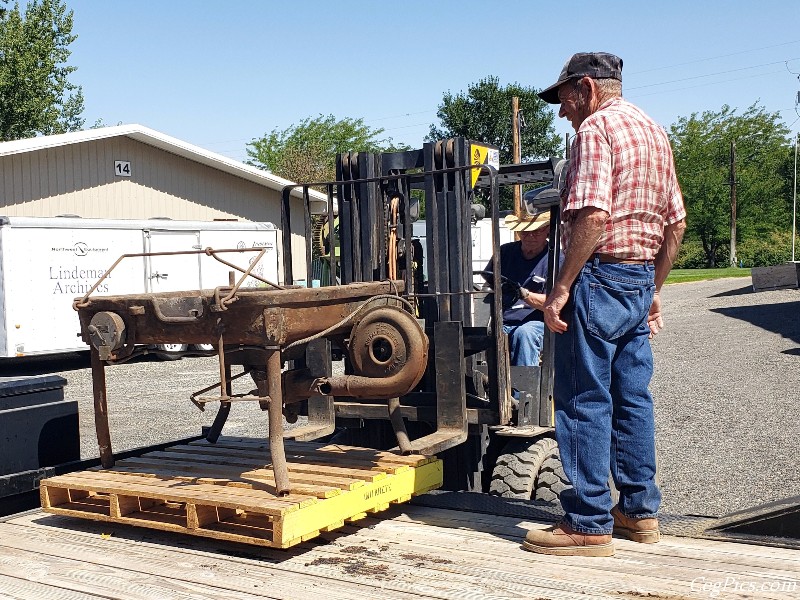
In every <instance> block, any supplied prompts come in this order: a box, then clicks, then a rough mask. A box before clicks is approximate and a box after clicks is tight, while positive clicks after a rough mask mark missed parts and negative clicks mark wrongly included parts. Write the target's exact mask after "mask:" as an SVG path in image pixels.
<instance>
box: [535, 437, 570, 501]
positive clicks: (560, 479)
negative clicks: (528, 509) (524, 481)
mask: <svg viewBox="0 0 800 600" xmlns="http://www.w3.org/2000/svg"><path fill="white" fill-rule="evenodd" d="M568 487H570V485H569V482H568V481H567V476H566V475H565V474H564V467H563V466H562V465H561V458H560V457H559V454H558V448H556V449H555V453H553V454H550V455H548V457H547V458H545V459H544V462H543V463H542V466H541V468H540V469H539V475H538V477H537V478H536V488H535V491H536V495H535V497H534V498H533V499H534V500H541V501H543V502H550V503H552V504H558V497H559V495H560V494H561V492H562V491H564V490H565V489H567V488H568Z"/></svg>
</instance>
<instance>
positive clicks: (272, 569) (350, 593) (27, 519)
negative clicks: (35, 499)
mask: <svg viewBox="0 0 800 600" xmlns="http://www.w3.org/2000/svg"><path fill="white" fill-rule="evenodd" d="M59 520H60V517H57V516H52V515H42V514H38V515H37V514H33V515H25V516H23V517H19V518H16V519H14V520H13V522H6V523H0V558H2V560H0V563H1V562H3V560H5V558H4V557H5V556H7V554H8V552H7V550H6V548H18V549H21V550H27V551H30V552H32V553H36V554H45V555H46V556H51V557H56V558H59V559H66V560H70V559H74V558H75V557H80V562H79V563H77V564H76V563H75V562H72V561H70V562H69V563H68V564H69V565H70V568H72V569H75V568H76V566H78V567H79V568H80V569H82V570H85V571H86V572H88V573H92V572H97V573H113V574H116V573H117V572H118V571H123V572H127V571H135V572H137V573H139V574H140V575H141V577H142V578H145V579H147V580H149V579H150V578H157V579H170V580H173V581H176V582H181V583H183V582H188V583H190V584H195V583H200V584H207V583H209V580H211V581H213V582H216V584H217V585H219V586H223V587H224V590H219V589H218V590H217V591H216V592H215V593H216V595H215V596H197V599H198V600H200V599H201V598H208V599H209V600H212V598H213V600H219V599H220V598H226V599H227V598H235V597H236V596H235V595H234V594H235V593H237V592H238V593H242V592H247V593H250V594H254V595H256V594H258V597H259V598H276V599H280V600H320V598H325V600H352V599H353V598H359V599H364V600H385V599H386V598H387V597H389V598H392V599H393V600H394V599H396V600H414V599H415V598H431V597H432V596H430V595H427V594H412V593H407V592H401V591H398V590H394V591H392V592H391V593H390V594H387V591H386V590H384V589H381V587H376V586H373V585H371V582H368V583H357V582H356V583H354V582H349V581H343V580H341V579H338V580H337V579H332V578H330V577H327V576H325V574H324V573H321V572H320V570H319V569H316V570H315V572H313V573H309V572H308V569H306V568H305V567H304V566H303V562H310V561H313V560H314V557H313V556H312V555H310V554H309V552H308V551H307V550H304V551H291V550H271V549H259V550H258V552H257V553H253V554H252V555H251V556H250V557H248V555H247V554H246V553H245V552H243V551H242V547H241V546H226V545H225V543H217V542H215V543H214V545H213V546H210V547H203V546H202V544H203V540H200V539H197V538H194V539H192V540H191V541H192V544H191V545H189V546H188V547H184V548H181V547H180V546H178V545H177V542H180V541H181V540H180V539H179V538H177V539H176V538H170V537H168V536H167V534H155V535H156V536H158V535H162V536H164V538H163V539H161V538H155V540H154V541H147V540H137V542H136V543H135V544H132V543H130V540H127V539H122V538H117V537H116V536H115V535H111V536H110V537H108V538H106V539H102V540H101V539H100V532H101V531H110V532H112V533H113V532H114V531H115V530H117V529H120V530H121V531H124V528H120V526H118V525H113V524H111V525H109V526H106V525H95V524H93V523H90V522H86V523H85V525H86V527H87V529H88V530H87V531H77V530H70V529H64V528H61V527H54V526H53V522H54V521H55V522H58V521H59ZM187 539H188V538H187ZM198 545H200V546H199V547H198ZM294 556H299V557H300V560H299V561H298V562H297V563H288V562H287V561H288V559H290V558H291V557H294ZM0 589H2V588H0ZM103 597H106V596H103ZM114 597H119V598H126V596H114ZM158 597H163V598H170V599H171V598H172V596H169V595H167V596H157V595H155V594H154V595H153V596H151V597H150V598H149V599H148V600H152V599H153V598H158ZM34 598H38V597H36V596H34ZM42 598H43V599H44V597H42ZM55 598H58V597H57V596H56V597H55ZM55 598H54V600H55ZM48 600H49V599H48ZM66 600H78V599H77V598H75V599H73V598H69V597H67V598H66Z"/></svg>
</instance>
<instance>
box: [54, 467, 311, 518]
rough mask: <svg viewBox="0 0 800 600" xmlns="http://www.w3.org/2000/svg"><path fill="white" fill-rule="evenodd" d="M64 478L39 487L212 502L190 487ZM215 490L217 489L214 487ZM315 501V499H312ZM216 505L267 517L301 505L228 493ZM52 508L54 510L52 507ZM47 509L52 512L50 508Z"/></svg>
mask: <svg viewBox="0 0 800 600" xmlns="http://www.w3.org/2000/svg"><path fill="white" fill-rule="evenodd" d="M61 477H66V476H59V477H58V478H51V479H47V480H43V481H42V482H41V484H40V487H43V488H44V489H45V490H50V489H52V488H58V487H61V488H81V489H86V490H89V491H92V492H99V493H112V494H122V495H139V496H144V497H147V498H158V499H161V500H167V501H171V502H186V501H187V500H189V501H204V500H205V501H209V496H208V493H207V492H206V491H205V490H201V491H198V490H193V489H190V487H189V485H191V484H187V487H185V488H183V489H181V490H180V492H173V491H170V489H169V488H168V487H163V486H162V487H158V486H146V485H138V486H135V489H134V486H131V485H125V484H123V485H120V484H118V483H115V482H114V481H112V480H109V479H99V480H98V479H94V480H91V479H87V478H79V477H76V476H70V478H69V479H61ZM215 487H216V486H215ZM313 500H314V501H316V498H313ZM214 503H215V504H217V505H219V506H224V507H226V508H241V509H242V510H248V511H253V512H263V513H264V514H271V515H276V516H277V515H282V514H284V513H286V512H291V511H292V510H297V508H299V506H298V505H297V504H294V505H291V504H281V503H276V502H275V501H274V500H272V499H263V500H259V499H258V498H249V499H248V498H242V497H238V498H237V497H231V496H230V495H228V494H225V495H223V494H220V495H219V497H218V498H216V499H215V500H214ZM51 508H55V507H53V506H52V505H51ZM47 510H50V509H49V508H48V509H47Z"/></svg>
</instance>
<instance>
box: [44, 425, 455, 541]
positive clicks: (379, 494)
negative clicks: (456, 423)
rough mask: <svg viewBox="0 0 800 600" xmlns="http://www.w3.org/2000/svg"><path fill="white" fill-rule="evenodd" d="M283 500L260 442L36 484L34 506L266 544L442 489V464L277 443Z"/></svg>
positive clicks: (201, 446) (197, 449)
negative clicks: (281, 453) (285, 474)
mask: <svg viewBox="0 0 800 600" xmlns="http://www.w3.org/2000/svg"><path fill="white" fill-rule="evenodd" d="M286 457H287V461H288V465H289V480H290V486H291V487H290V490H289V494H288V495H285V496H279V495H277V492H276V489H275V477H274V474H273V471H272V468H271V463H270V460H271V457H270V455H269V446H268V444H267V442H266V441H264V440H255V439H247V438H230V437H229V438H220V440H219V441H218V442H217V443H216V444H213V445H212V444H209V443H208V442H205V441H204V440H203V441H197V442H192V443H189V444H184V445H177V446H173V447H170V448H168V449H166V450H163V451H158V452H149V453H147V454H144V455H142V456H141V457H136V458H129V459H125V460H121V461H118V462H117V463H116V464H115V465H114V467H113V468H112V469H100V468H96V469H90V470H87V471H78V472H74V473H68V474H65V475H59V476H56V477H51V478H48V479H44V480H42V481H41V483H40V486H39V489H40V492H41V501H42V507H43V508H44V510H45V511H47V512H51V513H54V514H58V515H64V516H70V517H78V518H83V519H90V520H95V521H104V522H113V523H122V524H126V525H134V526H138V527H148V528H152V529H160V530H163V531H172V532H176V533H183V534H189V535H195V536H202V537H210V538H214V539H221V540H228V541H232V542H243V543H247V544H254V545H258V546H269V547H273V548H288V547H290V546H294V545H296V544H299V543H301V542H303V541H306V540H308V539H310V538H312V537H315V536H317V535H319V534H320V533H321V532H328V531H333V530H335V529H338V528H339V527H343V526H344V525H345V523H352V522H354V521H357V520H359V519H362V518H364V517H366V516H367V514H375V513H377V512H380V511H383V510H386V509H388V508H389V506H390V505H391V504H395V503H399V502H406V501H408V500H410V499H411V498H412V497H413V496H415V495H417V494H420V493H424V492H427V491H430V490H432V489H435V488H438V487H439V486H441V485H442V462H441V461H440V460H438V459H437V458H435V457H426V456H421V455H410V456H402V455H400V454H395V453H393V452H382V451H377V450H372V449H368V448H355V447H350V446H341V445H331V444H329V445H325V444H311V443H297V442H287V443H286Z"/></svg>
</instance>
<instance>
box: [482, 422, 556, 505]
mask: <svg viewBox="0 0 800 600" xmlns="http://www.w3.org/2000/svg"><path fill="white" fill-rule="evenodd" d="M568 485H569V484H568V483H567V481H566V477H565V476H564V469H563V468H562V466H561V461H560V459H559V457H558V446H557V445H556V441H555V440H554V439H552V438H540V439H538V440H534V439H527V438H526V439H512V440H510V441H509V442H508V443H507V444H506V446H505V448H504V449H503V453H502V454H501V455H500V456H499V457H498V459H497V463H496V464H495V468H494V471H493V472H492V481H491V484H490V486H489V494H491V495H492V496H501V497H503V498H518V499H521V500H542V501H546V502H558V494H560V493H561V491H562V490H564V489H565V488H566V487H568Z"/></svg>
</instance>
